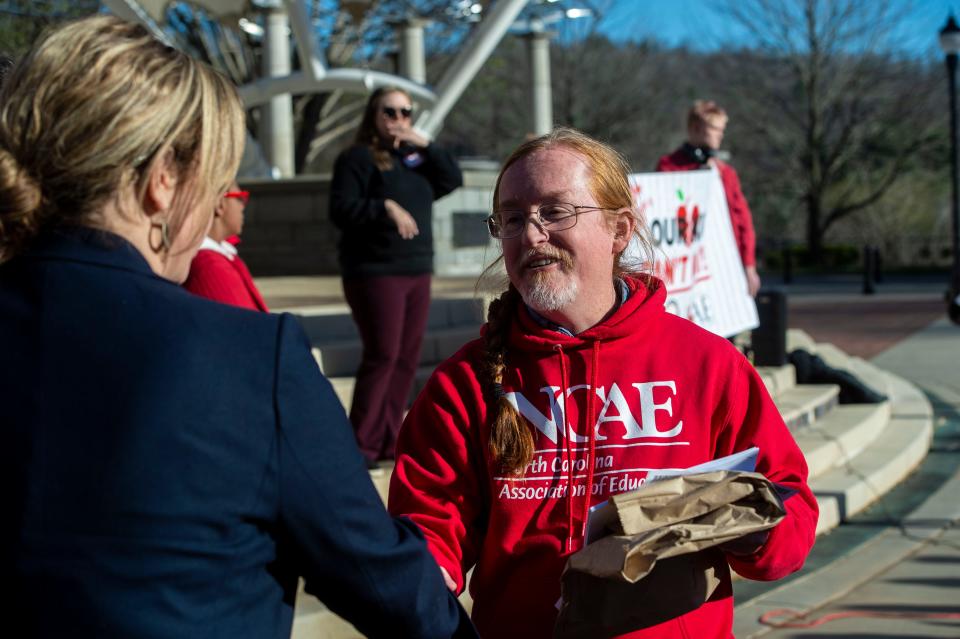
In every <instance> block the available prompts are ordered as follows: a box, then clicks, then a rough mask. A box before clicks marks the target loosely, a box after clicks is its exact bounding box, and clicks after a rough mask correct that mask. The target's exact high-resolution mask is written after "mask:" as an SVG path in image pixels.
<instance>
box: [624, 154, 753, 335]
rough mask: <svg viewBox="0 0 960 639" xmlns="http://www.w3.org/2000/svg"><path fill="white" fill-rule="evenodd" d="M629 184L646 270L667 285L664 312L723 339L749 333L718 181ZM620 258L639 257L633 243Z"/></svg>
mask: <svg viewBox="0 0 960 639" xmlns="http://www.w3.org/2000/svg"><path fill="white" fill-rule="evenodd" d="M630 186H631V188H632V189H633V194H634V201H635V204H636V206H637V210H638V211H639V212H640V215H641V217H642V218H643V221H644V222H645V223H646V225H647V229H648V231H649V234H650V239H651V241H652V242H653V248H654V260H655V262H654V266H653V272H654V273H655V274H656V275H657V277H659V278H660V279H662V280H663V281H664V283H665V284H666V286H667V302H666V306H667V310H668V311H669V312H671V313H674V314H675V315H679V316H680V317H685V318H687V319H689V320H691V321H693V322H695V323H697V324H698V325H700V326H702V327H703V328H705V329H707V330H709V331H711V332H713V333H716V334H717V335H722V336H723V337H730V336H731V335H736V334H737V333H740V332H741V331H745V330H749V329H752V328H756V327H757V326H758V324H759V321H758V318H757V307H756V304H754V301H753V298H752V297H750V294H749V293H748V291H747V279H746V276H745V275H744V272H743V264H742V262H741V261H740V254H739V252H738V251H737V245H736V241H735V240H734V236H733V227H732V226H731V224H730V214H729V212H728V211H727V199H726V197H725V196H724V192H723V184H722V183H721V182H720V175H719V174H718V173H717V172H716V171H715V170H712V169H709V170H704V171H676V172H668V173H635V174H633V175H631V176H630ZM626 257H627V258H628V259H629V258H632V259H641V258H642V256H641V255H640V250H639V248H638V246H637V245H636V243H633V244H631V246H630V247H628V249H627V254H626Z"/></svg>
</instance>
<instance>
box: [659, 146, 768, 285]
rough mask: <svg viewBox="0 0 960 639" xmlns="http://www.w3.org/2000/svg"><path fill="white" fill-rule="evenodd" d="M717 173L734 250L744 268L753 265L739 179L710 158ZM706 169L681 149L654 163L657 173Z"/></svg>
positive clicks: (752, 241) (753, 249) (753, 253)
mask: <svg viewBox="0 0 960 639" xmlns="http://www.w3.org/2000/svg"><path fill="white" fill-rule="evenodd" d="M714 162H716V163H717V168H718V169H719V170H720V181H721V182H722V183H723V191H724V193H725V194H726V196H727V208H728V209H729V210H730V223H731V224H732V225H733V236H734V238H735V239H736V241H737V250H739V251H740V259H741V261H742V262H743V265H744V267H747V266H754V265H756V263H757V258H756V245H757V238H756V235H755V233H754V231H753V217H752V216H751V215H750V207H749V206H748V205H747V198H745V197H744V196H743V190H741V188H740V178H739V177H738V176H737V172H736V170H734V168H733V167H732V166H730V165H729V164H727V163H726V162H721V161H720V160H717V159H714ZM703 168H706V167H705V165H703V164H701V163H700V162H698V161H697V160H696V159H694V158H692V157H690V154H688V153H687V152H686V151H684V149H683V147H681V148H679V149H677V150H676V151H674V152H673V153H671V154H670V155H664V156H663V157H662V158H660V159H659V160H658V161H657V170H658V171H696V170H698V169H703Z"/></svg>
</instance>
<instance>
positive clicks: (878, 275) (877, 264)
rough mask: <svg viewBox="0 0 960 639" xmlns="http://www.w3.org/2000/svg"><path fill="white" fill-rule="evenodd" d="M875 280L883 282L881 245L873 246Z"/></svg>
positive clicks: (878, 282) (879, 282)
mask: <svg viewBox="0 0 960 639" xmlns="http://www.w3.org/2000/svg"><path fill="white" fill-rule="evenodd" d="M873 281H874V282H876V283H877V284H883V256H882V255H881V254H880V247H879V246H874V247H873Z"/></svg>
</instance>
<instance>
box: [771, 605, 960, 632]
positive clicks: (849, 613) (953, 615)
mask: <svg viewBox="0 0 960 639" xmlns="http://www.w3.org/2000/svg"><path fill="white" fill-rule="evenodd" d="M786 615H789V616H790V617H791V618H792V619H794V621H771V620H772V619H776V618H777V617H783V616H786ZM804 617H806V615H804V614H802V613H801V612H799V611H797V610H791V609H789V608H778V609H777V610H770V611H768V612H765V613H763V614H762V615H760V623H762V624H764V625H767V626H770V627H772V628H814V627H816V626H819V625H822V624H825V623H827V622H828V621H836V620H837V619H849V618H863V617H873V618H875V619H958V620H960V612H883V611H879V610H878V611H869V610H844V611H841V612H831V613H828V614H825V615H822V616H820V617H816V618H815V619H811V620H808V621H800V620H801V619H803V618H804Z"/></svg>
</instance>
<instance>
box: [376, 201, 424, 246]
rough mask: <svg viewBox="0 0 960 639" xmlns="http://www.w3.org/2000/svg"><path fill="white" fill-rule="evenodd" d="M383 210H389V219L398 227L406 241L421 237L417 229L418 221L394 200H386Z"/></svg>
mask: <svg viewBox="0 0 960 639" xmlns="http://www.w3.org/2000/svg"><path fill="white" fill-rule="evenodd" d="M383 208H385V209H386V210H387V217H389V218H390V220H391V221H392V222H393V223H394V224H396V225H397V232H398V233H400V237H402V238H403V239H405V240H411V239H413V238H414V237H416V236H417V235H420V229H419V228H417V221H416V220H415V219H413V216H412V215H410V212H409V211H407V209H405V208H403V207H402V206H400V205H399V204H397V203H396V202H394V201H393V200H384V201H383Z"/></svg>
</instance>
